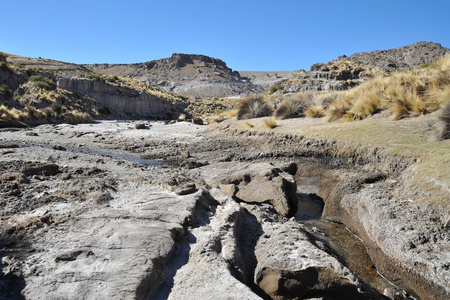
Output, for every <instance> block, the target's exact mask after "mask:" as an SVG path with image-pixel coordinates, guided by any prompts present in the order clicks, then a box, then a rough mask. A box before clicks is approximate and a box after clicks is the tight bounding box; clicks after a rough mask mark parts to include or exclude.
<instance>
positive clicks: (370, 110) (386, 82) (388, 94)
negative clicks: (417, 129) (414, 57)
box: [326, 56, 450, 121]
mask: <svg viewBox="0 0 450 300" xmlns="http://www.w3.org/2000/svg"><path fill="white" fill-rule="evenodd" d="M449 95H450V56H444V57H442V58H440V59H438V60H436V61H435V62H433V63H432V64H431V65H430V66H429V67H428V68H421V69H417V70H412V71H408V72H396V73H392V74H391V75H390V76H389V77H384V78H382V77H376V78H373V79H371V80H369V81H367V82H365V83H363V84H361V85H359V86H357V87H355V88H353V89H350V90H348V91H345V92H342V93H340V94H337V95H335V99H333V100H332V101H331V103H330V104H329V106H328V109H327V111H326V115H327V119H328V120H329V121H333V120H336V119H339V118H343V119H344V120H347V121H354V120H362V119H365V118H367V117H369V116H372V115H374V114H376V113H378V112H380V111H384V110H386V111H388V112H390V114H391V116H392V118H393V119H395V120H398V119H402V118H405V117H409V116H418V115H423V114H427V113H430V112H433V111H436V110H437V109H439V108H440V107H441V106H442V105H443V104H445V103H446V102H447V101H449V100H448V99H449Z"/></svg>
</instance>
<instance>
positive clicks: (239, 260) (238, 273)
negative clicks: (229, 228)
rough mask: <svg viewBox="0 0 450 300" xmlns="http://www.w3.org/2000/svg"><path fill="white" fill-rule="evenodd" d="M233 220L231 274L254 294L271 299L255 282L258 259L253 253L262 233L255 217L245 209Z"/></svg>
mask: <svg viewBox="0 0 450 300" xmlns="http://www.w3.org/2000/svg"><path fill="white" fill-rule="evenodd" d="M241 214H242V215H241V216H240V217H239V218H237V219H236V220H235V224H234V229H233V234H234V236H235V238H236V257H235V261H233V264H230V270H231V274H232V275H233V276H234V277H235V278H236V279H238V280H239V281H241V282H242V283H244V284H245V285H247V286H248V287H249V288H250V289H251V290H252V291H253V292H254V293H255V294H257V295H258V296H260V297H261V298H263V299H271V297H270V296H269V295H267V294H266V293H265V292H264V291H263V290H262V289H261V288H260V287H259V286H258V285H257V284H256V283H255V282H254V278H255V269H256V266H257V263H258V260H257V258H256V255H255V248H256V244H257V243H258V240H259V238H260V237H261V235H262V234H263V233H264V232H263V229H262V227H261V224H260V223H259V221H258V219H257V217H256V216H255V215H253V214H252V213H250V212H249V211H248V210H247V209H243V210H242V211H241Z"/></svg>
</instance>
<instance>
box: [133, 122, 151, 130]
mask: <svg viewBox="0 0 450 300" xmlns="http://www.w3.org/2000/svg"><path fill="white" fill-rule="evenodd" d="M135 128H136V129H147V128H148V127H147V126H146V125H145V124H143V123H140V124H136V126H135Z"/></svg>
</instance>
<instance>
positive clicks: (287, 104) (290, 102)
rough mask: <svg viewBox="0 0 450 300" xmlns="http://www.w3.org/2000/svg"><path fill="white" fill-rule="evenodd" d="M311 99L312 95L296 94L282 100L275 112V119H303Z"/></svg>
mask: <svg viewBox="0 0 450 300" xmlns="http://www.w3.org/2000/svg"><path fill="white" fill-rule="evenodd" d="M312 99H313V94H312V93H307V94H302V93H298V94H295V95H291V96H288V97H286V98H284V99H283V101H282V102H281V104H280V106H278V108H277V109H276V111H275V118H277V119H290V118H301V117H304V116H305V111H306V108H307V107H308V105H309V103H311V102H312Z"/></svg>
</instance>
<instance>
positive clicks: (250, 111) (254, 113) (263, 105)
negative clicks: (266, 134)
mask: <svg viewBox="0 0 450 300" xmlns="http://www.w3.org/2000/svg"><path fill="white" fill-rule="evenodd" d="M272 111H273V110H272V107H271V105H269V104H268V103H267V101H265V100H264V98H263V96H261V95H251V96H248V97H247V98H245V99H244V100H243V101H242V102H241V105H240V106H239V108H238V110H237V114H236V118H237V119H238V120H244V119H252V118H261V117H267V116H270V115H272Z"/></svg>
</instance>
